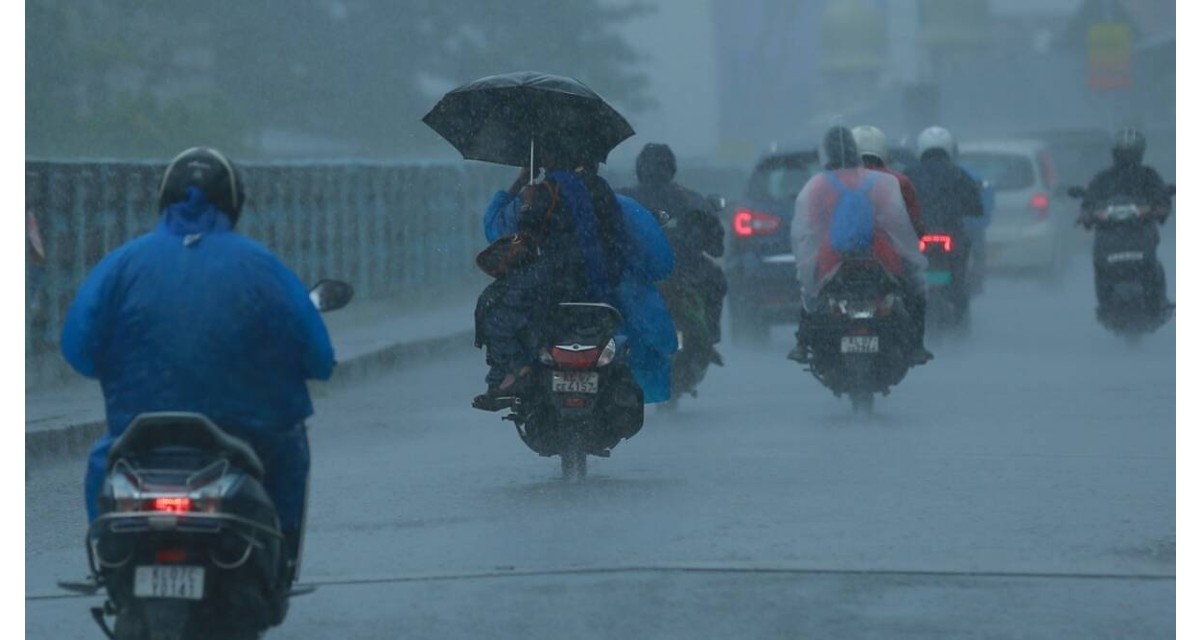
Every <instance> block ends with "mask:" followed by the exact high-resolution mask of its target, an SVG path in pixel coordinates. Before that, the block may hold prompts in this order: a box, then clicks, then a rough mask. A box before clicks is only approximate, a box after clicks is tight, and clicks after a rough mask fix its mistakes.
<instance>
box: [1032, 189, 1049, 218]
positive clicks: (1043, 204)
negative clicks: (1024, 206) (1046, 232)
mask: <svg viewBox="0 0 1200 640" xmlns="http://www.w3.org/2000/svg"><path fill="white" fill-rule="evenodd" d="M1029 206H1030V207H1032V208H1033V210H1034V211H1035V212H1036V213H1037V215H1038V217H1039V218H1045V217H1046V216H1048V215H1050V198H1048V197H1047V196H1046V194H1044V193H1035V194H1033V197H1032V198H1030V199H1029Z"/></svg>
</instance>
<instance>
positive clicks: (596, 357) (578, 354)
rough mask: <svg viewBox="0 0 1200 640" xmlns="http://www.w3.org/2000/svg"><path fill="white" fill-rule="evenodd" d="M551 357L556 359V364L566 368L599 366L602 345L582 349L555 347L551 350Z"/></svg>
mask: <svg viewBox="0 0 1200 640" xmlns="http://www.w3.org/2000/svg"><path fill="white" fill-rule="evenodd" d="M550 357H551V358H553V359H554V364H556V365H558V366H560V367H562V368H564V369H591V368H593V367H596V366H598V365H597V363H598V362H599V361H600V347H590V348H587V349H583V350H582V351H572V350H570V349H563V348H561V347H554V348H553V349H551V350H550Z"/></svg>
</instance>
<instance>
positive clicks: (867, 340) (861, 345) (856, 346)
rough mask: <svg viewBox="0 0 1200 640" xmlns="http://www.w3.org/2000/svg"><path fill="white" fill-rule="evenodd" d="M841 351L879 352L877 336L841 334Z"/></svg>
mask: <svg viewBox="0 0 1200 640" xmlns="http://www.w3.org/2000/svg"><path fill="white" fill-rule="evenodd" d="M842 353H879V336H842Z"/></svg>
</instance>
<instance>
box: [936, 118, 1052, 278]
mask: <svg viewBox="0 0 1200 640" xmlns="http://www.w3.org/2000/svg"><path fill="white" fill-rule="evenodd" d="M958 163H959V164H960V165H962V166H964V167H968V168H970V169H971V170H972V171H974V172H975V173H976V174H977V175H979V176H981V177H982V178H983V179H984V180H985V181H987V182H988V183H990V184H991V186H992V188H993V189H995V193H996V207H995V209H994V210H993V212H992V221H991V224H990V225H989V226H988V229H987V243H986V250H985V253H984V255H983V256H980V257H983V258H985V260H986V271H988V272H996V271H1018V272H1030V271H1034V272H1039V273H1041V274H1043V275H1046V276H1049V277H1055V276H1057V275H1059V274H1060V273H1061V271H1062V269H1063V267H1064V266H1065V265H1066V263H1067V259H1068V254H1069V251H1070V247H1071V244H1070V232H1071V228H1072V222H1073V216H1072V212H1073V211H1074V208H1073V207H1072V205H1071V201H1070V200H1069V199H1067V197H1066V193H1065V191H1064V187H1063V186H1062V185H1060V184H1059V181H1058V175H1057V172H1056V171H1055V169H1054V162H1053V160H1052V159H1051V157H1050V151H1049V148H1048V147H1047V145H1046V144H1045V143H1043V142H1041V141H1039V140H994V141H973V142H970V143H963V144H962V145H961V146H960V147H959V155H958Z"/></svg>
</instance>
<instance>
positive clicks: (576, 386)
mask: <svg viewBox="0 0 1200 640" xmlns="http://www.w3.org/2000/svg"><path fill="white" fill-rule="evenodd" d="M550 390H551V391H553V392H554V393H599V392H600V373H599V372H598V371H555V372H554V375H553V376H552V377H551V379H550Z"/></svg>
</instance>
